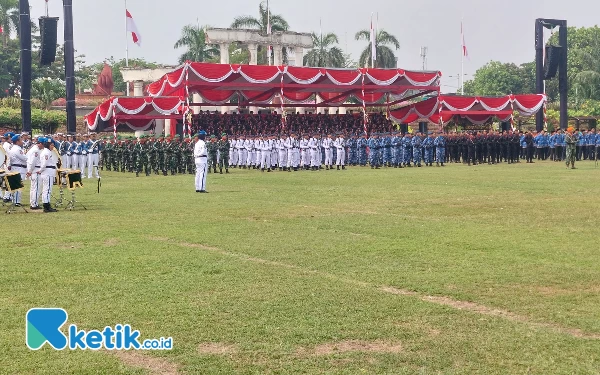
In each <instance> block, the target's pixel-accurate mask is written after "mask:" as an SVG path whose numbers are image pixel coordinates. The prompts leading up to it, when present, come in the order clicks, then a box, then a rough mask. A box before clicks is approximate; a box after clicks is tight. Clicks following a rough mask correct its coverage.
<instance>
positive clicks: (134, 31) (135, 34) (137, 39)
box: [125, 9, 142, 46]
mask: <svg viewBox="0 0 600 375" xmlns="http://www.w3.org/2000/svg"><path fill="white" fill-rule="evenodd" d="M125 13H126V17H127V32H128V33H131V36H132V38H133V42H134V43H135V44H137V45H138V46H141V45H142V36H141V35H140V32H139V31H138V28H137V26H136V25H135V22H134V21H133V17H131V13H129V11H128V10H127V9H125Z"/></svg>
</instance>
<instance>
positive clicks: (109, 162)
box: [102, 137, 115, 171]
mask: <svg viewBox="0 0 600 375" xmlns="http://www.w3.org/2000/svg"><path fill="white" fill-rule="evenodd" d="M107 138H108V140H107V142H106V146H105V147H104V150H103V152H104V155H102V170H104V167H105V166H106V170H107V171H110V170H111V167H112V166H113V165H114V162H113V159H114V151H115V142H114V140H112V139H110V137H107Z"/></svg>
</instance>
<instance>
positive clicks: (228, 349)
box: [198, 342, 238, 355]
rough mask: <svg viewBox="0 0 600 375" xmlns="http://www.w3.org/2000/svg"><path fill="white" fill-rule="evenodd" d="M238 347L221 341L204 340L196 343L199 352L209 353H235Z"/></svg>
mask: <svg viewBox="0 0 600 375" xmlns="http://www.w3.org/2000/svg"><path fill="white" fill-rule="evenodd" d="M237 352H238V348H237V346H236V345H233V344H225V343H222V342H204V343H202V344H200V345H198V353H199V354H210V355H230V354H236V353H237Z"/></svg>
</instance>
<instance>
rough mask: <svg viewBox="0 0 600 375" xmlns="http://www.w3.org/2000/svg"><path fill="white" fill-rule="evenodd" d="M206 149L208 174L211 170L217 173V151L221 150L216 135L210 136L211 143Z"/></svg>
mask: <svg viewBox="0 0 600 375" xmlns="http://www.w3.org/2000/svg"><path fill="white" fill-rule="evenodd" d="M206 149H207V151H208V173H210V171H211V168H212V169H213V170H214V172H215V173H217V151H219V149H218V145H217V136H216V135H214V134H213V135H211V136H210V141H209V142H208V143H207V144H206Z"/></svg>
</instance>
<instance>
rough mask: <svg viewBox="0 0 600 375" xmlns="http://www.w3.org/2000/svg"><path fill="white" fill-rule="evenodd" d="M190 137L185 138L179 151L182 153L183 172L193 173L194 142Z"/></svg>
mask: <svg viewBox="0 0 600 375" xmlns="http://www.w3.org/2000/svg"><path fill="white" fill-rule="evenodd" d="M191 141H192V139H191V138H189V137H188V138H186V139H185V142H184V143H183V145H182V148H181V151H182V154H183V173H185V172H186V171H187V173H188V174H194V173H195V172H194V157H193V156H194V144H193V143H192V142H191Z"/></svg>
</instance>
